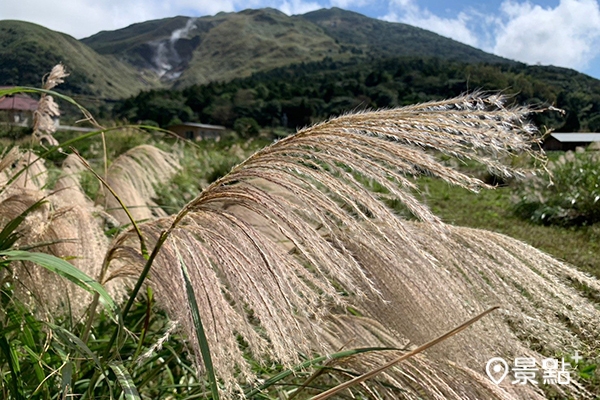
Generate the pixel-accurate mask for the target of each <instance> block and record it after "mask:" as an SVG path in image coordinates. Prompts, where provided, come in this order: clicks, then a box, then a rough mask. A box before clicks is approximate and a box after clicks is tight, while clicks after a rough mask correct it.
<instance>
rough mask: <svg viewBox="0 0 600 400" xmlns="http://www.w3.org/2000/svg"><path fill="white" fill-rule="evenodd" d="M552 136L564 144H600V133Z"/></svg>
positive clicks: (558, 134)
mask: <svg viewBox="0 0 600 400" xmlns="http://www.w3.org/2000/svg"><path fill="white" fill-rule="evenodd" d="M550 136H552V137H553V138H554V139H556V140H558V141H559V142H562V143H568V142H577V143H591V142H600V133H552V134H550Z"/></svg>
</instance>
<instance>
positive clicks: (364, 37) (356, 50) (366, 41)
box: [294, 7, 511, 63]
mask: <svg viewBox="0 0 600 400" xmlns="http://www.w3.org/2000/svg"><path fill="white" fill-rule="evenodd" d="M294 18H297V19H303V20H306V21H309V22H311V23H313V24H316V25H318V26H320V27H321V28H322V29H323V30H324V32H325V33H326V34H327V35H328V36H330V37H332V38H333V39H334V40H335V41H336V43H339V44H340V45H341V47H342V49H343V50H344V51H350V52H351V53H353V54H359V55H364V56H368V57H369V58H387V57H398V56H402V57H439V58H441V59H446V60H454V61H462V62H487V63H510V62H511V61H509V60H507V59H505V58H502V57H498V56H495V55H492V54H489V53H486V52H484V51H482V50H479V49H476V48H474V47H471V46H468V45H466V44H463V43H459V42H456V41H454V40H452V39H448V38H446V37H443V36H440V35H438V34H436V33H433V32H430V31H427V30H424V29H421V28H417V27H414V26H411V25H406V24H402V23H394V22H386V21H381V20H378V19H374V18H369V17H366V16H364V15H362V14H358V13H355V12H352V11H347V10H342V9H340V8H335V7H334V8H330V9H321V10H317V11H313V12H309V13H307V14H304V15H300V16H296V17H294Z"/></svg>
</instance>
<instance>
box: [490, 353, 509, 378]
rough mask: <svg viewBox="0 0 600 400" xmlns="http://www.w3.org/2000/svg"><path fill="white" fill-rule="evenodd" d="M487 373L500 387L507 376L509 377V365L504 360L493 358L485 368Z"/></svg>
mask: <svg viewBox="0 0 600 400" xmlns="http://www.w3.org/2000/svg"><path fill="white" fill-rule="evenodd" d="M485 372H486V373H487V375H488V376H489V377H490V379H491V380H492V382H494V383H495V384H496V385H499V384H500V382H502V381H503V380H504V378H506V375H508V363H507V362H506V361H505V360H504V358H500V357H494V358H491V359H490V360H489V361H488V362H487V364H486V366H485Z"/></svg>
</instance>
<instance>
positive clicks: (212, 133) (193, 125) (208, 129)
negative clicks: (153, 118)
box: [167, 122, 225, 141]
mask: <svg viewBox="0 0 600 400" xmlns="http://www.w3.org/2000/svg"><path fill="white" fill-rule="evenodd" d="M167 129H168V130H170V131H171V132H174V133H176V134H177V135H179V136H181V137H182V138H185V139H189V140H207V139H213V140H216V141H219V140H220V139H221V135H223V133H225V127H224V126H221V125H209V124H200V123H197V122H183V123H181V124H175V125H171V126H169V127H167Z"/></svg>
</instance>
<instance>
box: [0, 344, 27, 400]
mask: <svg viewBox="0 0 600 400" xmlns="http://www.w3.org/2000/svg"><path fill="white" fill-rule="evenodd" d="M0 351H2V353H3V354H4V357H5V358H6V360H7V361H8V369H9V370H10V376H11V385H10V391H11V392H12V395H13V397H14V398H15V399H17V400H21V399H25V397H24V396H23V393H22V391H21V390H20V386H21V385H20V384H19V383H20V379H19V376H20V372H21V371H20V369H21V368H20V366H19V358H18V356H17V354H16V353H15V350H14V348H13V347H12V346H11V345H10V343H9V342H8V340H6V337H5V336H0ZM4 379H6V378H5V377H4V378H3V380H4Z"/></svg>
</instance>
